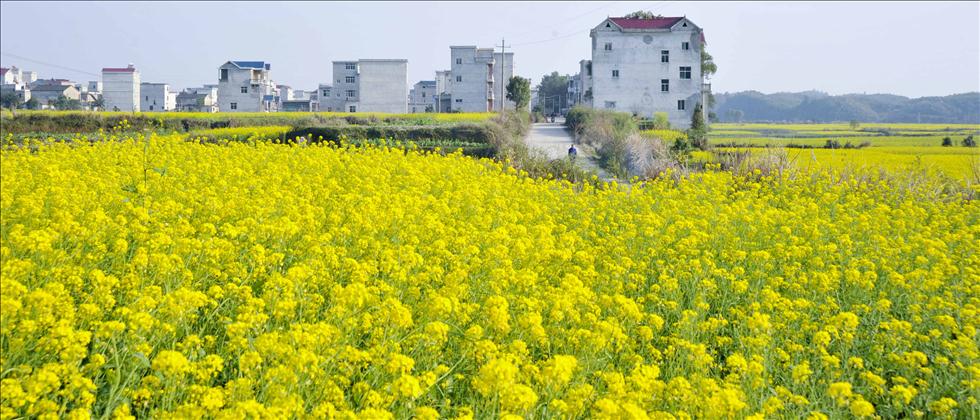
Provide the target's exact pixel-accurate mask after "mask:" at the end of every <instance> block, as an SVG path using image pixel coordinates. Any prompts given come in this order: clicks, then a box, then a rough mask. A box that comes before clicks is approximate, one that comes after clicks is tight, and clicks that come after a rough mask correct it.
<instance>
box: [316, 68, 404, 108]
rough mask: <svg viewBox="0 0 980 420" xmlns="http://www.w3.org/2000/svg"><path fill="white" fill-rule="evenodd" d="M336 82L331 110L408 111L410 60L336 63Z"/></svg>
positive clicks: (334, 75) (334, 74)
mask: <svg viewBox="0 0 980 420" xmlns="http://www.w3.org/2000/svg"><path fill="white" fill-rule="evenodd" d="M333 81H334V84H333V87H332V88H331V93H332V95H333V96H332V99H331V100H330V101H329V105H328V108H329V110H331V111H338V112H387V113H399V114H401V113H405V112H407V110H408V96H407V93H408V60H403V59H383V60H365V59H361V60H358V61H334V62H333ZM322 106H323V101H322V100H321V107H322Z"/></svg>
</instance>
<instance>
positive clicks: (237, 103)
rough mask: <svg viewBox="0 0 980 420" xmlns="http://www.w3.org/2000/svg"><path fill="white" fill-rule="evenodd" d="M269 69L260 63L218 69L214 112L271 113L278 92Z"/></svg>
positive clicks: (276, 108)
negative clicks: (216, 104)
mask: <svg viewBox="0 0 980 420" xmlns="http://www.w3.org/2000/svg"><path fill="white" fill-rule="evenodd" d="M271 70H272V65H270V64H269V63H266V62H264V61H229V62H227V63H225V64H222V65H221V66H220V67H218V109H219V110H220V111H221V112H275V111H277V110H278V107H279V92H278V91H277V90H276V84H275V82H273V81H272V76H271Z"/></svg>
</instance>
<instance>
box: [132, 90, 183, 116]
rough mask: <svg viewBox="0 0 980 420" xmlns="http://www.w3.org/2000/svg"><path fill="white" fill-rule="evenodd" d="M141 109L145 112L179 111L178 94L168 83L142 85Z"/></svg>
mask: <svg viewBox="0 0 980 420" xmlns="http://www.w3.org/2000/svg"><path fill="white" fill-rule="evenodd" d="M140 109H141V110H143V111H144V112H161V111H173V110H175V109H177V94H176V93H175V92H171V91H170V85H168V84H166V83H140Z"/></svg>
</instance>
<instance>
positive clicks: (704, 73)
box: [701, 47, 718, 79]
mask: <svg viewBox="0 0 980 420" xmlns="http://www.w3.org/2000/svg"><path fill="white" fill-rule="evenodd" d="M717 72H718V65H717V64H715V58H714V57H712V56H711V54H708V50H706V49H704V48H703V47H702V48H701V78H702V79H704V78H709V77H711V76H713V75H714V74H715V73H717Z"/></svg>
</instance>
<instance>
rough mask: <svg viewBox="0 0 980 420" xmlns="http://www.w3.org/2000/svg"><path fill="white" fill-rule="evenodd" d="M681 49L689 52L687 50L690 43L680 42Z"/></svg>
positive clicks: (689, 47)
mask: <svg viewBox="0 0 980 420" xmlns="http://www.w3.org/2000/svg"><path fill="white" fill-rule="evenodd" d="M681 49H682V50H689V49H691V43H690V42H682V43H681Z"/></svg>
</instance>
